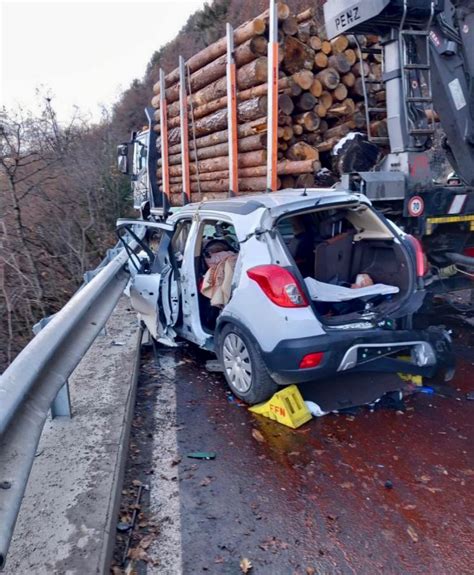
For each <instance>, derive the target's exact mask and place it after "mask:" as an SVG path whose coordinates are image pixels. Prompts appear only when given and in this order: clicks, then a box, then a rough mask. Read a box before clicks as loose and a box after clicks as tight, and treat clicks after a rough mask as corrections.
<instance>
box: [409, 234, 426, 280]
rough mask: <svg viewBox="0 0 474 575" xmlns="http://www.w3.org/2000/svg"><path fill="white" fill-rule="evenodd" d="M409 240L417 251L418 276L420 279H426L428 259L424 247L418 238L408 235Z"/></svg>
mask: <svg viewBox="0 0 474 575" xmlns="http://www.w3.org/2000/svg"><path fill="white" fill-rule="evenodd" d="M408 239H409V240H410V242H411V245H412V246H413V249H414V250H415V257H416V275H417V276H418V277H419V278H422V277H424V276H425V275H426V274H427V273H428V259H427V258H426V255H425V252H424V251H423V246H422V245H421V242H420V240H419V239H418V238H415V236H411V235H408Z"/></svg>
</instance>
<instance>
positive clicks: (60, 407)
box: [51, 380, 72, 419]
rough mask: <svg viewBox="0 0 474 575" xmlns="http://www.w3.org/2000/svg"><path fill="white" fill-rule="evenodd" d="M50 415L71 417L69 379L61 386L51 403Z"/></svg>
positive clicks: (53, 417) (53, 416)
mask: <svg viewBox="0 0 474 575" xmlns="http://www.w3.org/2000/svg"><path fill="white" fill-rule="evenodd" d="M51 417H52V419H55V418H56V417H69V418H71V417H72V413H71V396H70V394H69V380H68V381H66V383H65V384H64V385H63V386H62V387H61V389H60V390H59V391H58V394H57V395H56V397H55V398H54V400H53V403H52V404H51Z"/></svg>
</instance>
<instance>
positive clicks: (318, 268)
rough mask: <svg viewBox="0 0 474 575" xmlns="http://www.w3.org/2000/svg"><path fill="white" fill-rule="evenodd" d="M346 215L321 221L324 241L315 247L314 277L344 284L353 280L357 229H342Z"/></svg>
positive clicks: (321, 232) (321, 233)
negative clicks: (354, 246)
mask: <svg viewBox="0 0 474 575" xmlns="http://www.w3.org/2000/svg"><path fill="white" fill-rule="evenodd" d="M343 219H344V215H343V214H339V215H338V216H333V217H331V218H328V219H326V220H324V221H323V222H321V224H320V227H319V232H320V236H321V237H322V238H323V241H322V242H321V243H319V244H318V245H317V246H316V247H315V249H314V277H315V278H316V279H317V280H319V281H322V282H326V283H337V284H339V285H343V284H345V283H350V281H351V262H352V244H353V240H354V235H355V230H350V231H342V229H343V221H342V220H343Z"/></svg>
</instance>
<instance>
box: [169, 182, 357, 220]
mask: <svg viewBox="0 0 474 575" xmlns="http://www.w3.org/2000/svg"><path fill="white" fill-rule="evenodd" d="M324 198H331V199H332V200H335V201H337V200H342V201H343V200H348V199H353V200H359V199H360V195H359V194H353V193H350V192H346V191H341V190H335V189H334V188H318V189H306V190H301V189H298V190H293V189H288V190H280V191H278V192H271V193H261V194H245V195H242V196H238V197H235V198H226V199H223V200H208V201H203V202H196V203H193V204H188V205H186V206H183V207H182V208H180V210H179V213H180V214H183V213H185V212H188V211H191V212H194V211H196V210H198V209H202V210H206V211H208V210H211V211H217V212H229V213H235V214H239V215H247V214H250V213H252V212H254V211H255V210H257V209H259V208H277V207H280V206H285V207H289V206H291V204H298V203H301V202H302V200H303V201H304V199H308V200H309V201H314V200H322V199H324Z"/></svg>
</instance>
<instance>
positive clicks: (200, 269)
mask: <svg viewBox="0 0 474 575" xmlns="http://www.w3.org/2000/svg"><path fill="white" fill-rule="evenodd" d="M238 252H239V242H238V240H237V236H236V233H235V229H234V226H233V225H232V224H230V223H228V222H224V221H220V220H207V221H204V222H202V224H201V228H200V231H199V237H198V241H197V242H196V253H195V270H196V279H197V286H198V299H199V313H200V317H201V325H202V327H203V329H204V330H205V331H209V332H210V333H212V332H213V331H214V330H215V327H216V321H217V318H218V317H219V314H220V312H221V306H220V305H215V302H214V301H213V298H211V297H210V295H211V294H212V293H213V291H214V290H213V289H212V287H211V289H209V290H208V291H205V293H208V294H209V295H204V294H203V285H204V282H205V281H206V279H208V278H210V279H209V281H210V282H211V283H212V282H215V285H217V284H218V283H219V282H220V281H222V277H221V276H219V277H220V279H217V275H218V274H219V273H220V270H221V269H222V264H221V263H220V261H219V260H222V261H224V260H225V259H228V258H232V255H235V258H234V262H235V259H236V256H237V254H238ZM208 272H209V273H208ZM222 273H225V271H222ZM206 274H208V275H207V276H206Z"/></svg>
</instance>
